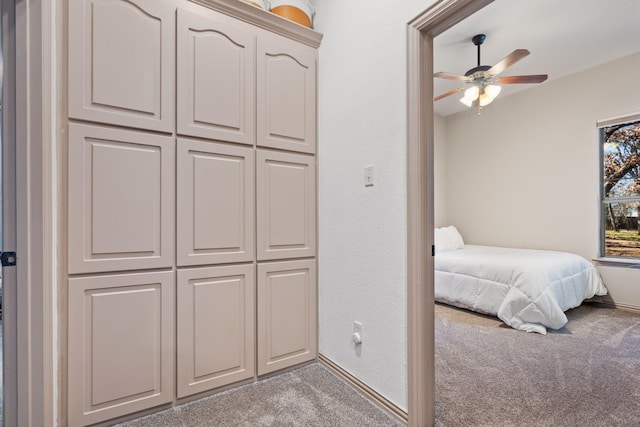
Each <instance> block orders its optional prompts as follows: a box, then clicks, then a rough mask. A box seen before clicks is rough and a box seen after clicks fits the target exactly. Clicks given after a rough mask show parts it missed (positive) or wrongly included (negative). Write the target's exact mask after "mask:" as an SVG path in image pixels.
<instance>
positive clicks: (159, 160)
mask: <svg viewBox="0 0 640 427" xmlns="http://www.w3.org/2000/svg"><path fill="white" fill-rule="evenodd" d="M174 156H175V143H174V140H173V138H171V137H166V136H159V135H154V134H148V133H144V132H137V131H128V130H126V131H125V130H119V129H114V128H107V127H101V126H89V125H80V124H74V123H71V124H70V125H69V157H68V161H69V163H68V169H69V184H68V193H69V194H68V210H69V213H68V217H69V223H68V226H67V229H68V241H69V273H70V274H76V273H94V272H102V271H124V270H140V269H148V268H161V267H171V266H172V265H173V253H174V252H173V246H174V209H175V207H174V188H175V187H174V181H175V176H174V161H175V160H174Z"/></svg>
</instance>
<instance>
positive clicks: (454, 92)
mask: <svg viewBox="0 0 640 427" xmlns="http://www.w3.org/2000/svg"><path fill="white" fill-rule="evenodd" d="M464 89H465V88H464V87H459V88H458V89H454V90H450V91H449V92H447V93H443V94H442V95H440V96H436V97H435V98H433V100H434V101H438V100H440V99H442V98H446V97H447V96H451V95H455V94H456V93H458V92H460V91H463V90H464Z"/></svg>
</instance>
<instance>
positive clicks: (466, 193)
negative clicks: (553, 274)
mask: <svg viewBox="0 0 640 427" xmlns="http://www.w3.org/2000/svg"><path fill="white" fill-rule="evenodd" d="M638 69H640V54H635V55H632V56H630V57H626V58H623V59H620V60H617V61H614V62H612V63H609V64H605V65H602V66H599V67H596V68H593V69H591V70H588V71H585V72H582V73H579V74H575V75H573V76H569V77H566V78H563V79H560V80H557V81H551V82H547V83H544V84H542V85H540V86H538V87H536V88H533V89H531V90H529V91H526V92H523V93H520V94H516V95H513V96H511V97H507V98H503V99H498V100H497V101H496V102H494V103H493V104H492V105H490V106H488V107H487V108H485V109H484V110H483V112H482V115H481V116H478V115H477V114H476V112H475V111H473V110H467V111H465V112H463V113H459V114H456V115H453V116H449V117H448V118H447V126H446V173H445V177H446V220H447V221H448V222H450V223H452V224H455V225H456V226H457V227H458V228H459V229H460V231H461V233H462V235H463V237H464V238H465V241H466V242H468V243H476V244H487V245H497V246H513V247H523V248H540V249H555V250H564V251H568V252H574V253H577V254H580V255H582V256H584V257H586V258H587V259H592V258H595V257H597V256H598V248H599V215H600V214H599V171H600V169H599V167H600V163H599V151H598V150H599V144H598V133H597V130H596V121H597V120H598V119H604V118H609V117H616V116H621V115H625V114H628V113H633V112H638V111H640V99H639V98H638V95H637V91H636V90H634V88H635V87H637V81H638V76H637V74H638V73H637V70H638ZM600 271H601V272H602V274H603V277H604V279H605V283H606V285H607V287H608V288H609V290H610V293H611V295H612V296H613V299H614V300H615V301H616V302H618V303H623V304H628V305H633V306H636V307H640V293H638V292H637V284H638V283H639V282H640V271H638V270H637V269H636V270H632V269H628V268H619V267H615V268H611V267H608V268H600ZM634 287H635V289H634Z"/></svg>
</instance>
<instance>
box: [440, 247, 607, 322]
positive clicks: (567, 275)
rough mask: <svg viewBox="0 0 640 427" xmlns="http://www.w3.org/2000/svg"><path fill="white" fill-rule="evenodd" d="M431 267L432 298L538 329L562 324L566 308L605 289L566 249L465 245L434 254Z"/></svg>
mask: <svg viewBox="0 0 640 427" xmlns="http://www.w3.org/2000/svg"><path fill="white" fill-rule="evenodd" d="M435 270H436V271H435V299H436V301H439V302H444V303H447V304H451V305H454V306H457V307H462V308H466V309H470V310H474V311H477V312H480V313H485V314H490V315H493V316H497V317H498V318H499V319H500V320H502V321H503V322H504V323H506V324H507V325H509V326H511V327H513V328H515V329H519V330H523V331H527V332H538V333H540V334H546V331H547V328H552V329H559V328H562V327H563V326H564V325H565V324H566V323H567V316H566V315H565V313H564V312H565V311H566V310H568V309H570V308H574V307H577V306H579V305H580V304H582V302H583V301H584V300H585V299H589V298H592V297H594V296H596V295H606V294H607V289H606V287H605V285H604V283H603V282H602V279H601V277H600V274H599V273H598V270H597V269H596V268H595V267H594V266H593V264H591V263H590V262H589V261H587V260H586V259H584V258H583V257H581V256H578V255H575V254H570V253H566V252H555V251H541V250H529V249H512V248H499V247H493V246H477V245H465V247H464V248H463V249H458V250H453V251H449V252H440V253H438V254H437V255H436V257H435Z"/></svg>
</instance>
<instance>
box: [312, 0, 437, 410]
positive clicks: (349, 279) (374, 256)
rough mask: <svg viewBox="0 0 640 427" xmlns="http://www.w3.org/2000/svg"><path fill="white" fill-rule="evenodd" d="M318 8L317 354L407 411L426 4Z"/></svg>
mask: <svg viewBox="0 0 640 427" xmlns="http://www.w3.org/2000/svg"><path fill="white" fill-rule="evenodd" d="M315 3H316V9H317V14H316V20H315V28H316V29H317V30H318V31H320V32H322V33H324V39H323V41H322V46H321V47H320V63H319V70H320V71H319V75H320V79H319V98H318V115H319V133H318V134H319V152H318V157H319V162H320V168H319V177H320V179H319V188H320V190H319V297H320V300H319V307H320V312H319V318H320V352H321V353H323V354H325V355H326V356H328V357H329V358H330V359H331V360H333V361H335V362H336V363H338V364H339V365H341V366H342V367H344V368H345V369H347V370H348V371H349V372H350V373H352V374H353V375H355V376H356V377H358V378H360V379H362V380H363V381H365V382H366V383H367V384H368V385H369V386H371V387H372V388H374V389H375V390H377V391H378V392H380V393H381V394H382V395H384V396H385V397H387V398H388V399H390V400H391V401H393V402H395V403H396V404H397V405H399V406H400V407H402V408H405V409H406V402H407V378H406V376H407V372H406V363H407V354H406V349H407V340H406V334H407V331H406V290H407V286H406V282H407V273H406V251H407V250H406V224H407V221H406V50H407V48H406V23H407V22H408V21H409V20H411V19H412V18H413V17H415V16H416V15H418V14H419V13H420V12H422V11H423V10H424V9H426V8H427V7H428V6H429V4H430V2H429V1H426V2H425V1H417V0H410V1H403V2H376V3H375V5H374V4H372V3H371V2H370V1H365V0H352V1H344V0H321V1H316V2H315ZM370 164H372V165H374V167H375V185H374V186H373V187H368V188H365V187H364V181H363V176H364V166H365V165H370ZM354 320H359V321H361V322H363V324H364V343H363V345H362V348H361V350H360V351H356V350H355V348H354V345H353V343H352V341H351V332H352V325H353V321H354Z"/></svg>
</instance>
